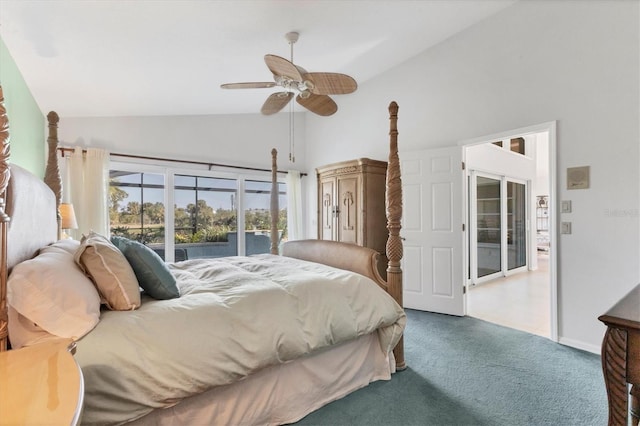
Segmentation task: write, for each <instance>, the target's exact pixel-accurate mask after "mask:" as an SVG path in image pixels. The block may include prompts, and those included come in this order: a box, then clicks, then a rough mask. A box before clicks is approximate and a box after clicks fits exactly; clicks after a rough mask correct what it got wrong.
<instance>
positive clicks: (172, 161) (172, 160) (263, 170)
mask: <svg viewBox="0 0 640 426" xmlns="http://www.w3.org/2000/svg"><path fill="white" fill-rule="evenodd" d="M58 151H60V156H61V157H64V153H65V152H75V148H64V147H58ZM86 152H87V150H86V149H83V150H82V153H83V154H86ZM111 155H113V156H116V157H125V158H137V159H141V160H156V161H168V162H171V163H183V164H199V165H203V166H208V167H209V170H211V167H213V166H218V167H227V168H231V169H241V170H253V171H258V172H270V171H271V170H269V169H261V168H258V167H245V166H233V165H229V164H219V163H207V162H204V161H193V160H176V159H175V158H161V157H148V156H146V155H133V154H118V153H117V152H110V153H109V156H111ZM278 173H284V174H287V173H289V172H287V171H281V170H278ZM306 175H307V174H306V173H300V177H302V176H306Z"/></svg>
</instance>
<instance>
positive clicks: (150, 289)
mask: <svg viewBox="0 0 640 426" xmlns="http://www.w3.org/2000/svg"><path fill="white" fill-rule="evenodd" d="M111 242H112V243H113V244H114V245H115V246H116V247H118V248H119V249H120V251H122V253H123V254H124V257H126V258H127V260H128V261H129V264H130V265H131V267H132V268H133V272H135V274H136V278H138V283H139V284H140V287H142V288H143V289H144V291H145V292H146V293H147V294H148V295H149V296H151V297H153V298H154V299H161V300H162V299H173V298H176V297H180V291H179V290H178V286H177V285H176V279H175V277H174V276H173V274H171V271H169V268H167V265H166V264H165V263H164V261H163V260H162V258H161V257H160V256H159V255H158V254H157V253H156V252H155V251H153V250H151V249H150V248H149V247H147V246H145V245H144V244H141V243H139V242H137V241H133V240H130V239H128V238H124V237H119V236H115V235H114V236H112V237H111Z"/></svg>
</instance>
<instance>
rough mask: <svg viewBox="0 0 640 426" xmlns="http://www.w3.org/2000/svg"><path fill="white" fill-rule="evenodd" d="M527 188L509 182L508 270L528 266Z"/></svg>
mask: <svg viewBox="0 0 640 426" xmlns="http://www.w3.org/2000/svg"><path fill="white" fill-rule="evenodd" d="M526 207H527V199H526V187H525V185H524V184H521V183H515V182H507V253H508V257H507V258H508V263H507V267H508V269H514V268H519V267H521V266H525V265H526V264H527V230H526V220H527V214H526Z"/></svg>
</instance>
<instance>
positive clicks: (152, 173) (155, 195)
mask: <svg viewBox="0 0 640 426" xmlns="http://www.w3.org/2000/svg"><path fill="white" fill-rule="evenodd" d="M112 167H114V169H112V170H111V171H110V187H109V209H110V210H109V211H110V225H111V234H112V235H121V236H124V237H127V238H131V239H134V240H137V241H140V242H142V243H143V244H146V245H148V246H149V247H151V248H152V249H153V250H154V251H156V253H158V254H159V255H160V256H161V257H162V258H163V259H165V260H175V261H181V260H187V259H195V258H203V257H222V256H234V255H244V254H246V255H250V254H258V253H269V251H270V246H271V240H270V235H271V216H270V204H271V198H270V197H271V181H270V179H271V178H270V175H269V176H267V174H266V173H265V174H264V175H263V176H244V175H240V174H231V173H218V174H217V175H216V174H215V173H213V172H192V173H188V172H187V173H185V172H184V171H181V172H179V173H177V172H174V171H173V170H170V169H166V168H160V167H150V166H145V165H135V164H130V163H123V164H117V163H115V164H114V163H112ZM135 169H137V170H135ZM134 170H135V171H134ZM140 170H142V171H140ZM147 170H148V171H147ZM165 182H168V184H166V185H165ZM278 193H279V208H280V213H279V215H278V234H279V235H278V238H279V240H278V241H280V242H282V241H286V239H287V229H286V225H287V209H286V207H287V190H286V184H285V183H284V182H280V183H279V188H278ZM167 202H168V203H173V206H174V207H173V209H166V211H165V203H167ZM239 212H242V214H241V215H240V214H239ZM239 228H240V229H244V232H242V233H241V234H240V235H238V229H239ZM165 229H166V233H167V235H172V236H173V237H172V238H170V237H167V238H165ZM166 250H170V251H169V253H171V252H173V259H172V258H171V257H170V256H165V253H166Z"/></svg>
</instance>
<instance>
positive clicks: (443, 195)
mask: <svg viewBox="0 0 640 426" xmlns="http://www.w3.org/2000/svg"><path fill="white" fill-rule="evenodd" d="M400 163H401V168H402V183H403V188H402V191H403V204H404V205H403V224H402V235H403V236H404V237H405V242H404V247H405V248H404V253H405V255H404V258H403V270H404V277H405V279H404V305H405V307H407V308H411V309H419V310H425V311H433V312H440V313H446V314H451V315H464V297H463V288H464V274H463V272H464V271H463V263H464V262H463V235H462V223H463V222H462V208H463V205H462V201H463V198H462V197H463V195H462V194H463V192H462V190H463V188H462V184H463V180H462V177H463V172H462V167H461V164H462V148H461V147H451V148H440V149H433V150H424V151H414V152H405V153H400Z"/></svg>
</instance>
